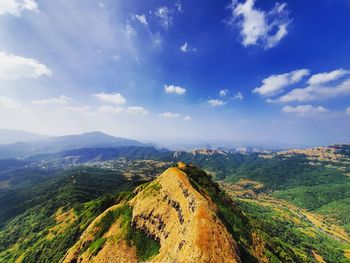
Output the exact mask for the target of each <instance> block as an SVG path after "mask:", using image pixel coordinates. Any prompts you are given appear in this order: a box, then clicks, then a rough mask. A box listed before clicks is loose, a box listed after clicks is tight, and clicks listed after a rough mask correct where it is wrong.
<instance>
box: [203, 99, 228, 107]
mask: <svg viewBox="0 0 350 263" xmlns="http://www.w3.org/2000/svg"><path fill="white" fill-rule="evenodd" d="M207 103H209V104H210V105H211V106H213V107H217V106H224V105H225V104H226V102H224V101H222V100H217V99H215V100H208V101H207Z"/></svg>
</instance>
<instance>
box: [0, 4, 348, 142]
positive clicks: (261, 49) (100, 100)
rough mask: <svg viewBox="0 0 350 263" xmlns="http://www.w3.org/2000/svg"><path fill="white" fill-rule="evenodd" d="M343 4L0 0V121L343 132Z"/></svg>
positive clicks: (200, 132)
mask: <svg viewBox="0 0 350 263" xmlns="http://www.w3.org/2000/svg"><path fill="white" fill-rule="evenodd" d="M349 25H350V2H349V1H348V0H319V1H316V0H315V1H313V0H312V1H311V0H310V1H280V2H277V1H272V0H271V1H270V0H264V1H263V0H255V1H253V0H241V1H229V0H228V1H224V0H220V1H203V0H201V1H200V0H195V1H187V0H179V1H160V0H158V1H136V0H129V1H121V0H120V1H112V0H110V1H107V0H100V1H88V0H86V1H82V0H80V1H78V0H72V1H63V0H57V1H40V0H2V1H1V3H0V119H1V122H0V128H8V129H21V130H28V131H32V132H37V133H43V134H55V135H61V134H68V133H80V132H84V131H91V130H101V131H104V132H107V133H110V134H113V135H116V136H123V137H131V138H136V139H141V140H146V141H154V142H167V143H170V142H172V143H177V142H199V141H201V142H212V143H213V142H216V143H249V144H255V145H296V146H297V145H317V144H322V145H326V144H331V143H340V142H349V141H350V59H349V58H350V26H349Z"/></svg>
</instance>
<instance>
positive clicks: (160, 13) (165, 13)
mask: <svg viewBox="0 0 350 263" xmlns="http://www.w3.org/2000/svg"><path fill="white" fill-rule="evenodd" d="M154 14H155V15H156V17H158V18H159V21H160V24H161V26H162V27H164V28H165V29H169V28H170V26H171V25H172V24H173V17H172V16H171V14H170V10H169V8H168V7H166V6H161V7H159V8H158V9H157V10H156V11H155V12H154Z"/></svg>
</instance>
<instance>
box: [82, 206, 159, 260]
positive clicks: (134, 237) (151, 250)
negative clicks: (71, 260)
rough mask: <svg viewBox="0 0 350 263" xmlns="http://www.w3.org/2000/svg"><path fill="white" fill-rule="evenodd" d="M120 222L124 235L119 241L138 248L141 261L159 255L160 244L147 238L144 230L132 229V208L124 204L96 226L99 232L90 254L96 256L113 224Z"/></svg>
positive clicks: (90, 248)
mask: <svg viewBox="0 0 350 263" xmlns="http://www.w3.org/2000/svg"><path fill="white" fill-rule="evenodd" d="M118 219H119V221H120V229H121V232H122V235H121V236H119V237H117V240H121V239H123V240H125V241H126V243H127V245H128V246H130V247H135V248H136V254H137V257H138V259H139V260H140V261H146V260H149V259H151V258H152V257H154V256H155V255H157V254H158V253H159V249H160V244H159V242H157V241H156V240H154V239H152V238H151V237H149V236H147V235H146V233H144V232H143V231H142V230H140V229H137V228H135V227H132V222H131V220H132V207H130V206H129V205H128V204H123V205H121V206H120V207H118V208H116V209H114V210H110V211H108V212H107V213H106V214H105V215H104V216H103V218H102V219H101V220H100V221H99V222H98V223H97V224H96V228H97V229H98V231H97V232H96V233H95V235H94V240H93V241H92V243H91V244H90V245H89V244H87V245H86V246H85V249H86V248H87V247H89V251H90V253H92V254H93V255H96V254H97V253H98V251H99V250H100V249H101V248H102V247H103V245H104V243H105V242H106V238H103V235H104V234H105V233H106V232H107V231H108V230H109V229H110V227H111V226H112V224H113V223H115V222H117V220H118Z"/></svg>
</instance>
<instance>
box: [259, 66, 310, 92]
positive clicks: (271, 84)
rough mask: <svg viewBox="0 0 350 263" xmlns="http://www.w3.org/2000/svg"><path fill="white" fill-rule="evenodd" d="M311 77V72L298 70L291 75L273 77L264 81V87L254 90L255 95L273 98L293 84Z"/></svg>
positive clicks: (290, 73)
mask: <svg viewBox="0 0 350 263" xmlns="http://www.w3.org/2000/svg"><path fill="white" fill-rule="evenodd" d="M307 75H309V70H307V69H298V70H293V71H291V72H289V73H284V74H279V75H271V76H269V77H267V78H265V79H263V80H262V83H263V85H262V86H260V87H257V88H255V89H254V90H253V93H258V94H260V95H263V96H272V95H275V94H276V93H278V92H281V91H283V89H284V88H285V87H287V86H289V85H291V84H295V83H297V82H299V81H301V80H302V79H303V77H305V76H307Z"/></svg>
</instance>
